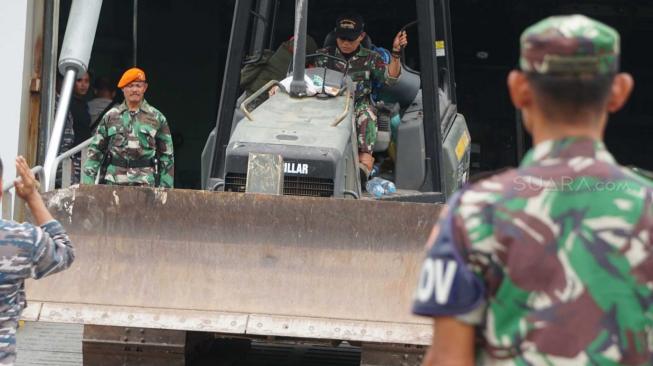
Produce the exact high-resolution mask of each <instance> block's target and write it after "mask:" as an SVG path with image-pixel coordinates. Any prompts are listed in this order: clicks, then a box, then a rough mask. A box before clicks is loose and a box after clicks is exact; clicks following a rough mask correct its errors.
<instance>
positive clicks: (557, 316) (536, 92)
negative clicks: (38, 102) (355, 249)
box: [413, 15, 653, 365]
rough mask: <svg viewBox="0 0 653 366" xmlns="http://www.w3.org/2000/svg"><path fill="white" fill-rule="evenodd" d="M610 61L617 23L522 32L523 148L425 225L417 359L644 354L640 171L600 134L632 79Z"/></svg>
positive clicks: (518, 80) (505, 360)
mask: <svg viewBox="0 0 653 366" xmlns="http://www.w3.org/2000/svg"><path fill="white" fill-rule="evenodd" d="M618 61H619V35H618V33H617V32H616V31H615V30H614V29H612V28H610V27H608V26H606V25H604V24H602V23H599V22H597V21H594V20H592V19H589V18H587V17H584V16H578V15H577V16H563V17H552V18H548V19H545V20H543V21H541V22H539V23H537V24H535V25H533V26H532V27H530V28H528V29H527V30H526V31H525V32H524V34H523V35H522V38H521V59H520V65H521V71H513V72H512V73H511V74H510V76H509V77H508V86H509V90H510V96H511V98H512V101H513V103H514V104H515V106H516V107H517V108H519V109H520V110H521V111H522V113H523V117H524V124H525V127H526V129H527V130H528V131H529V133H530V134H532V136H533V144H534V148H533V149H532V150H531V151H530V152H529V153H528V154H527V155H526V157H525V158H524V160H523V161H522V162H521V164H520V166H519V168H518V169H513V170H510V171H507V172H505V173H502V174H499V175H496V176H494V177H492V178H489V179H486V180H483V181H480V182H477V183H475V184H473V185H471V186H470V187H467V188H466V189H463V191H462V192H461V194H458V195H456V196H454V198H452V200H451V201H450V202H449V203H450V210H449V213H448V214H447V215H445V217H443V218H442V219H441V220H440V223H439V224H438V227H436V229H435V230H434V234H433V236H432V240H431V243H430V244H431V245H432V246H431V247H430V249H429V254H428V258H427V259H426V261H425V263H424V267H423V269H422V274H421V278H420V283H419V285H418V289H417V291H416V301H415V305H414V309H413V310H414V312H415V313H417V314H420V315H426V316H432V317H434V320H435V321H434V323H435V325H434V338H433V346H432V347H431V349H430V351H429V353H428V355H427V362H426V363H427V364H429V365H430V364H433V365H435V364H441V363H440V362H442V361H445V363H446V362H449V363H447V364H456V365H473V364H474V362H475V361H480V363H481V364H492V365H559V364H574V365H615V364H620V365H650V364H652V363H653V344H652V343H651V342H650V340H651V339H652V337H653V252H652V250H653V242H652V240H653V184H652V183H651V182H650V181H648V180H646V179H644V178H642V177H640V176H638V175H636V174H634V173H632V171H630V170H628V169H626V168H624V167H621V166H619V165H618V164H617V163H616V162H615V160H614V158H613V157H612V156H611V155H610V153H609V152H608V151H607V150H606V148H605V146H604V144H603V142H602V139H603V133H604V130H605V126H606V123H607V118H608V114H609V113H612V112H615V111H617V110H619V109H620V108H621V107H622V106H623V104H624V103H625V102H626V100H627V99H628V96H629V95H630V92H631V90H632V87H633V80H632V78H631V77H630V75H628V74H623V73H618V69H619V67H618ZM475 327H478V328H477V329H478V330H479V334H476V335H480V336H481V337H480V338H482V343H481V346H478V349H475V348H477V347H475V343H474V336H475ZM475 351H479V352H476V355H475ZM477 357H478V358H480V359H478V360H477Z"/></svg>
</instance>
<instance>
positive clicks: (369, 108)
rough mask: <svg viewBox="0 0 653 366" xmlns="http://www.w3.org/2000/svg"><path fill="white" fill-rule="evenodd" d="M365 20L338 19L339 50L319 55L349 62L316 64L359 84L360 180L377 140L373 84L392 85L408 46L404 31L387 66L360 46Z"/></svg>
mask: <svg viewBox="0 0 653 366" xmlns="http://www.w3.org/2000/svg"><path fill="white" fill-rule="evenodd" d="M363 30H364V24H363V18H362V17H361V16H359V15H355V14H350V15H342V16H340V17H338V20H337V21H336V29H335V33H336V47H329V48H323V49H320V50H318V51H317V52H318V53H324V54H329V55H332V56H336V57H339V58H343V59H345V60H347V61H348V63H349V68H348V69H347V63H345V62H338V61H334V60H332V59H328V58H326V57H321V58H318V59H317V60H316V65H317V66H319V67H329V68H331V69H336V70H340V71H341V72H345V71H347V74H348V75H349V76H350V77H351V78H352V80H353V81H354V82H355V83H356V90H355V94H354V108H355V114H356V131H357V133H358V159H359V161H360V163H361V165H360V166H361V169H362V170H363V171H362V172H361V177H362V178H364V179H367V177H368V176H369V173H370V172H371V171H372V167H373V165H374V157H373V156H372V153H373V152H374V144H375V143H376V138H377V132H378V129H377V126H376V120H377V118H376V110H375V108H374V106H373V104H372V100H371V93H372V84H373V83H374V82H376V83H378V84H387V85H389V84H392V83H394V82H396V80H397V78H398V77H399V74H400V73H401V62H400V56H401V49H402V48H403V47H405V46H406V45H407V44H408V38H407V36H406V32H405V31H401V32H399V33H397V35H396V36H395V39H394V41H393V42H392V53H391V55H392V57H391V60H390V63H389V64H386V63H385V62H384V60H383V58H382V57H381V55H379V54H378V53H377V52H374V51H372V50H369V49H367V48H365V47H362V46H361V41H362V40H363V39H364V38H365V32H364V31H363Z"/></svg>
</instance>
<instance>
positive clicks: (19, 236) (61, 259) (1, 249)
mask: <svg viewBox="0 0 653 366" xmlns="http://www.w3.org/2000/svg"><path fill="white" fill-rule="evenodd" d="M16 171H17V172H18V175H19V176H20V180H18V181H16V183H15V187H16V195H18V197H20V198H22V199H23V200H25V202H26V203H27V207H29V210H30V211H31V213H32V217H33V218H34V223H35V224H36V225H32V224H29V223H23V224H19V223H17V222H14V221H7V220H1V219H0V257H1V259H2V266H0V365H13V364H14V360H15V359H16V328H17V326H18V319H19V318H20V314H21V312H22V311H23V309H24V308H25V305H26V301H25V284H24V281H25V279H27V278H35V279H39V278H42V277H45V276H48V275H51V274H53V273H56V272H59V271H62V270H64V269H66V268H68V267H69V266H70V264H71V263H72V262H73V260H74V259H75V252H74V250H73V247H72V244H71V243H70V239H69V238H68V235H67V234H66V231H65V230H64V228H63V226H61V224H60V223H59V222H58V221H56V220H55V219H53V218H52V215H50V213H49V212H48V209H47V208H46V207H45V204H44V203H43V200H42V199H41V195H40V194H39V192H38V190H37V185H38V184H37V182H36V179H35V178H34V174H33V173H32V172H31V171H30V169H29V166H27V162H26V161H25V159H24V158H23V157H22V156H19V157H18V158H17V159H16ZM1 176H2V161H1V160H0V177H1ZM1 197H2V180H1V179H0V198H1Z"/></svg>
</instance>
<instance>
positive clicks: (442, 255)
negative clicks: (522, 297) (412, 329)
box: [413, 199, 485, 316]
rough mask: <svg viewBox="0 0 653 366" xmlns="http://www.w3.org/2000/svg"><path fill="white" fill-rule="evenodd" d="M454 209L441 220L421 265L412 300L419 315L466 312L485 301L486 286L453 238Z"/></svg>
mask: <svg viewBox="0 0 653 366" xmlns="http://www.w3.org/2000/svg"><path fill="white" fill-rule="evenodd" d="M455 201H456V200H455V199H453V200H451V202H455ZM455 211H456V210H455V209H454V208H453V207H452V208H451V209H449V210H448V213H447V216H446V217H445V218H444V219H443V220H441V221H440V225H441V226H440V232H439V234H438V236H437V237H436V239H435V243H434V244H433V245H432V246H431V248H430V250H429V253H428V254H427V257H426V259H425V260H424V263H423V264H422V270H421V272H420V277H419V282H418V284H417V289H416V291H415V296H414V297H415V298H414V303H413V313H415V314H417V315H426V316H454V315H460V314H465V313H468V312H470V311H472V310H474V309H475V308H477V307H478V306H479V305H481V304H482V303H483V301H484V295H485V289H484V285H483V283H482V282H481V279H480V278H478V277H477V276H476V275H475V274H474V273H472V271H470V270H469V269H468V267H467V263H466V261H465V260H464V259H463V258H462V256H461V255H460V253H459V251H458V246H457V245H456V243H455V241H454V233H453V215H454V212H455Z"/></svg>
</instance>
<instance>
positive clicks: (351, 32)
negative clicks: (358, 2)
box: [336, 14, 364, 41]
mask: <svg viewBox="0 0 653 366" xmlns="http://www.w3.org/2000/svg"><path fill="white" fill-rule="evenodd" d="M363 26H364V23H363V18H362V17H361V16H360V15H356V14H347V15H341V16H339V17H338V20H336V37H338V38H342V39H348V40H352V41H353V40H354V39H356V38H358V36H360V34H361V33H362V32H363Z"/></svg>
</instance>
